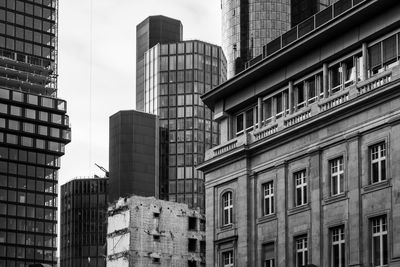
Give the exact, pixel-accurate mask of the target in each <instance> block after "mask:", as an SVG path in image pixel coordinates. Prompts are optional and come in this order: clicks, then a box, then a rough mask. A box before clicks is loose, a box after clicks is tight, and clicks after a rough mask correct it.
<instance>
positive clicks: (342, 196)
mask: <svg viewBox="0 0 400 267" xmlns="http://www.w3.org/2000/svg"><path fill="white" fill-rule="evenodd" d="M346 199H348V196H347V192H344V193H341V194H339V195H335V196H329V197H326V198H325V199H324V204H323V205H328V204H331V203H335V202H339V201H343V200H346Z"/></svg>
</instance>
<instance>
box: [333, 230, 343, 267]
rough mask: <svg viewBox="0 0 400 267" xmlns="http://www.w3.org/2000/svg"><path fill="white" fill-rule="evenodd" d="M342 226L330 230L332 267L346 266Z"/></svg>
mask: <svg viewBox="0 0 400 267" xmlns="http://www.w3.org/2000/svg"><path fill="white" fill-rule="evenodd" d="M344 237H345V235H344V226H338V227H335V228H332V229H331V264H332V267H344V266H346V254H345V253H346V252H345V239H344Z"/></svg>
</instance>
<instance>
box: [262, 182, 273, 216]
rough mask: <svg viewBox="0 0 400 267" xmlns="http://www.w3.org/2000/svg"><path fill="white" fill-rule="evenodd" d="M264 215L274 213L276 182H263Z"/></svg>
mask: <svg viewBox="0 0 400 267" xmlns="http://www.w3.org/2000/svg"><path fill="white" fill-rule="evenodd" d="M262 189H263V202H262V203H263V215H270V214H273V213H274V182H272V181H271V182H268V183H266V184H263V186H262Z"/></svg>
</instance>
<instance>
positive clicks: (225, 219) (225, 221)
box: [222, 191, 233, 225]
mask: <svg viewBox="0 0 400 267" xmlns="http://www.w3.org/2000/svg"><path fill="white" fill-rule="evenodd" d="M232 223H233V196H232V192H231V191H229V192H226V193H224V194H223V195H222V225H229V224H232Z"/></svg>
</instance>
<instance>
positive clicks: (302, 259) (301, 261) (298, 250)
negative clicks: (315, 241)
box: [295, 236, 308, 267]
mask: <svg viewBox="0 0 400 267" xmlns="http://www.w3.org/2000/svg"><path fill="white" fill-rule="evenodd" d="M295 255H296V261H295V266H296V267H303V266H306V265H307V263H308V239H307V236H301V237H298V238H296V239H295Z"/></svg>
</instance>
